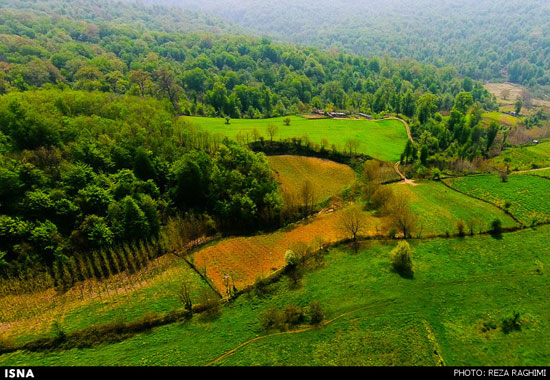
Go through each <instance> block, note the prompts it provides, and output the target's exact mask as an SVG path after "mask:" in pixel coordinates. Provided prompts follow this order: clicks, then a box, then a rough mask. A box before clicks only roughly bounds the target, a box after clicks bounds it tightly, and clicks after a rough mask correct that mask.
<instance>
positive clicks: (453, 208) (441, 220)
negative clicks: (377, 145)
mask: <svg viewBox="0 0 550 380" xmlns="http://www.w3.org/2000/svg"><path fill="white" fill-rule="evenodd" d="M416 184H417V186H404V185H403V184H401V183H396V184H393V185H391V186H392V189H393V190H394V191H396V192H404V193H405V194H407V198H408V199H410V201H411V210H412V211H413V213H414V214H415V215H417V216H418V219H419V221H418V230H419V231H417V233H418V232H422V234H424V235H434V234H438V235H440V234H445V233H449V234H456V233H457V232H458V231H457V222H458V221H459V220H461V221H462V222H464V225H465V227H466V228H465V232H466V233H469V228H468V223H470V222H471V221H473V223H474V224H475V226H474V233H480V232H486V231H489V230H490V229H491V226H490V224H491V222H492V221H493V220H494V219H495V218H499V219H500V220H501V221H502V225H503V226H504V227H513V226H516V225H517V223H516V222H515V221H514V219H512V218H511V217H510V216H509V215H507V214H506V213H505V212H504V211H502V210H500V209H499V208H497V207H495V206H492V205H490V204H488V203H485V202H482V201H480V200H478V199H475V198H472V197H469V196H467V195H464V194H461V193H459V192H457V191H454V190H451V189H449V188H448V187H446V186H445V185H443V184H442V183H440V182H434V181H416Z"/></svg>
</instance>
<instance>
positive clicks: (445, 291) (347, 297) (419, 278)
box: [0, 226, 550, 366]
mask: <svg viewBox="0 0 550 380" xmlns="http://www.w3.org/2000/svg"><path fill="white" fill-rule="evenodd" d="M549 236H550V227H548V226H544V227H539V228H537V229H535V230H531V229H529V230H523V231H521V232H515V233H508V234H504V235H503V236H502V238H501V239H494V238H492V237H490V236H487V235H484V236H477V237H472V238H469V237H466V238H463V239H433V240H427V241H420V242H414V243H413V246H414V248H415V250H416V251H415V253H414V260H415V275H414V278H413V279H407V278H402V277H400V276H399V275H398V274H396V273H394V272H392V271H391V270H390V265H389V252H390V250H391V249H392V248H393V246H394V244H395V243H393V242H391V243H382V242H369V243H368V245H366V246H364V247H362V249H361V251H360V252H359V254H356V255H354V254H352V253H351V250H350V249H347V248H336V249H333V250H332V251H331V252H330V253H329V255H328V256H326V258H325V265H324V266H323V267H321V268H319V269H316V270H313V271H310V272H308V273H307V274H306V275H305V276H304V278H303V280H302V286H301V287H299V288H298V289H293V288H291V287H290V286H289V283H288V280H287V279H286V278H284V279H283V280H282V281H280V282H278V283H276V284H273V285H271V286H270V287H269V289H268V293H267V294H265V295H263V296H253V295H244V296H241V297H240V298H238V299H237V300H236V301H234V302H232V303H230V304H227V305H226V306H224V308H223V312H222V313H221V314H220V315H219V316H218V317H217V318H214V319H211V320H205V319H203V318H200V317H199V318H197V317H195V318H193V319H192V320H191V321H189V322H187V323H178V324H173V325H169V326H164V327H159V328H156V329H154V330H153V331H150V332H148V333H144V334H140V335H137V336H135V337H133V338H131V339H128V340H126V341H123V342H120V343H116V344H104V345H102V346H99V347H96V348H92V349H72V350H68V351H62V352H48V353H28V352H16V353H13V354H8V355H3V356H1V357H0V364H1V365H3V366H10V365H74V364H76V363H78V364H80V365H120V364H121V363H124V364H125V365H205V364H209V363H211V362H212V361H214V360H216V359H217V358H219V357H220V356H222V355H223V354H225V353H227V352H228V351H230V350H232V349H233V348H235V347H237V346H239V345H240V344H242V343H244V342H246V341H248V340H250V339H253V338H256V337H262V336H264V335H267V333H266V332H265V331H263V330H262V329H261V325H260V319H259V315H260V314H261V313H262V312H263V311H264V310H266V309H267V308H268V307H270V306H274V307H276V308H279V309H281V308H283V307H284V306H285V305H288V304H290V303H294V304H296V305H300V306H306V305H308V304H309V302H311V301H313V300H316V301H319V302H321V303H322V305H323V306H324V308H325V310H326V312H327V320H332V322H331V323H329V324H328V325H326V326H325V327H320V328H317V329H309V330H304V331H302V332H298V333H294V334H280V335H271V336H267V337H265V338H260V339H257V340H255V341H253V342H250V343H249V344H248V345H245V346H244V347H242V348H241V349H238V350H236V351H235V352H234V353H233V354H232V355H228V356H227V357H225V358H224V359H223V360H220V361H219V362H217V364H218V365H243V364H246V365H304V364H307V365H372V364H374V365H434V364H436V363H437V361H438V360H439V359H440V358H441V359H442V360H443V362H444V363H445V364H446V365H451V366H452V365H455V366H456V365H458V366H459V365H470V366H471V365H494V366H501V365H524V366H528V365H549V364H550V344H549V343H548V340H547V339H546V338H547V337H548V336H550V314H548V312H547V310H548V309H549V307H550V298H549V297H548V286H547V284H548V278H547V276H548V273H547V272H546V271H544V270H542V272H541V271H540V268H549V267H550V238H549ZM537 268H539V271H537ZM541 273H542V274H541ZM518 295H521V296H518ZM514 312H519V313H520V321H521V327H520V330H514V331H509V332H505V331H504V330H503V321H504V320H505V319H507V318H510V317H511V316H512V315H513V313H514ZM435 352H436V353H437V354H436V353H435Z"/></svg>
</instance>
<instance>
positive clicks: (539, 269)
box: [535, 260, 544, 274]
mask: <svg viewBox="0 0 550 380" xmlns="http://www.w3.org/2000/svg"><path fill="white" fill-rule="evenodd" d="M535 264H536V265H537V269H536V272H537V273H538V274H544V264H543V263H542V262H541V261H540V260H537V261H535Z"/></svg>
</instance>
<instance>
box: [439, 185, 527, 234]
mask: <svg viewBox="0 0 550 380" xmlns="http://www.w3.org/2000/svg"><path fill="white" fill-rule="evenodd" d="M441 183H443V185H445V186H446V187H448V188H449V189H451V190H453V191H456V192H457V193H460V194H463V195H466V196H467V197H470V198H473V199H477V200H478V201H481V202H485V203H487V204H490V205H492V206H494V207H496V208H498V209H499V210H501V211H503V212H504V213H505V214H506V215H509V216H510V217H511V218H512V219H514V221H515V222H516V223H518V224H519V225H520V226H521V228H526V227H527V226H526V225H525V224H524V223H523V222H522V221H520V220H519V219H518V218H517V217H516V216H515V215H514V214H512V213H511V212H510V211H508V210H505V209H504V208H502V207H500V206H499V205H497V204H495V203H493V202H491V201H488V200H487V199H483V198H480V197H477V196H475V195H473V194H468V193H466V192H464V191H462V190H458V189H456V188H454V187H452V186H451V185H449V184H448V183H446V182H445V181H444V180H441Z"/></svg>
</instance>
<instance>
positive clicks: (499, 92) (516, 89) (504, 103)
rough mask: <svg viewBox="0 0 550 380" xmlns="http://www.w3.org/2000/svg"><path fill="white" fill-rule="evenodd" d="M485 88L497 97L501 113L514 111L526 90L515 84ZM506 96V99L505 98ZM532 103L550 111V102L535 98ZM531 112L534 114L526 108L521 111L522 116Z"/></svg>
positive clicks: (499, 84)
mask: <svg viewBox="0 0 550 380" xmlns="http://www.w3.org/2000/svg"><path fill="white" fill-rule="evenodd" d="M485 88H486V89H487V91H489V92H490V93H491V94H493V95H495V97H496V98H497V102H498V104H499V105H500V109H501V111H513V110H514V108H515V106H514V103H515V102H516V99H517V98H518V97H519V98H522V96H523V91H524V90H525V89H524V88H523V87H521V86H519V85H517V84H513V83H487V84H485ZM505 94H506V98H504V96H503V95H505ZM532 102H533V105H534V106H535V107H542V108H543V109H545V110H548V109H550V101H548V100H543V99H536V98H533V99H532ZM535 111H536V110H535ZM530 112H533V110H527V108H526V107H523V108H522V110H521V113H522V114H528V113H530Z"/></svg>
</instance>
